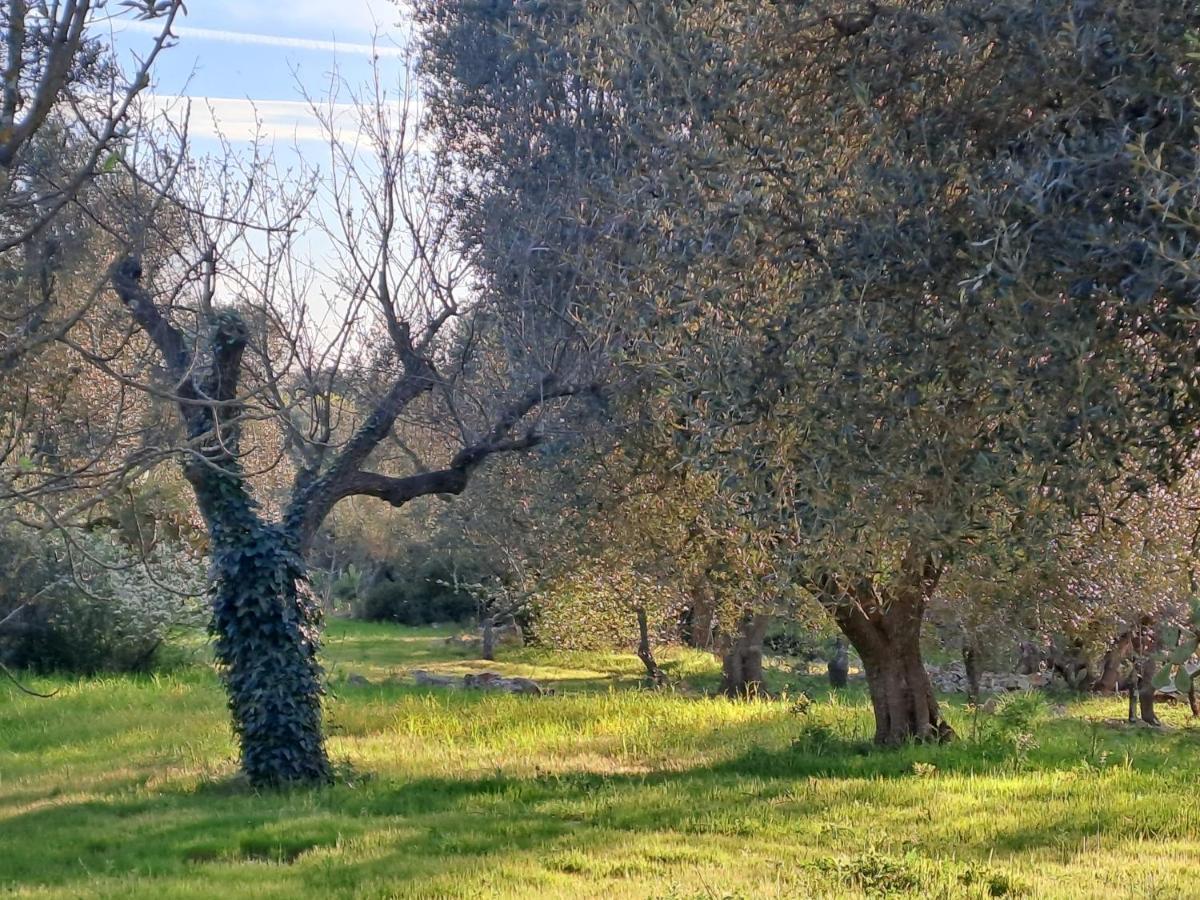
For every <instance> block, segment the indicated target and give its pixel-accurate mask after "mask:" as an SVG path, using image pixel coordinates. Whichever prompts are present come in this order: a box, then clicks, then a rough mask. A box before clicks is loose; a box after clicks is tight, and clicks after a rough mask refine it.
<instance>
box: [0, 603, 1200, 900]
mask: <svg viewBox="0 0 1200 900" xmlns="http://www.w3.org/2000/svg"><path fill="white" fill-rule="evenodd" d="M447 633H448V632H445V631H438V630H434V629H401V628H396V627H388V626H382V625H363V624H357V623H345V622H334V623H332V625H331V626H330V630H329V636H328V641H327V650H326V663H327V666H328V668H329V671H330V674H331V696H330V698H329V704H328V719H329V724H330V729H331V732H332V740H331V747H332V752H333V754H334V755H335V757H337V758H338V760H340V761H342V763H343V767H342V768H343V772H342V777H341V779H340V781H339V783H337V784H336V785H334V786H332V787H329V788H327V789H321V790H312V791H296V792H292V793H286V794H264V795H255V794H253V793H250V792H248V791H247V790H246V789H245V788H244V787H243V786H242V785H241V784H240V783H239V782H238V780H237V779H236V777H235V776H236V772H237V768H236V764H235V760H234V758H233V743H232V741H231V738H230V735H229V731H228V724H227V718H226V716H225V710H224V699H223V695H222V693H221V690H220V687H219V685H218V684H217V681H216V677H215V675H214V674H213V672H212V670H211V668H210V667H209V666H208V665H207V664H206V663H204V662H203V660H204V656H203V655H200V656H199V657H198V659H199V660H200V662H197V663H196V664H194V665H192V666H190V667H185V668H181V669H180V670H178V671H177V672H176V673H175V674H171V675H162V676H157V677H136V678H135V677H121V678H104V679H93V680H79V679H57V680H56V679H51V678H34V679H32V681H33V683H34V684H35V685H36V686H37V687H39V688H54V687H58V688H60V689H61V690H60V693H59V694H58V695H57V696H56V697H55V698H53V699H51V700H38V699H34V698H31V697H27V696H24V695H22V694H20V693H18V692H17V691H16V690H15V689H14V688H12V687H11V686H4V687H0V894H11V895H15V896H18V897H121V898H125V897H147V898H174V897H221V898H241V897H247V898H256V900H262V898H272V897H281V898H283V897H289V898H290V897H320V898H331V897H339V898H340V897H364V898H366V897H422V898H424V897H513V898H517V897H522V898H523V897H560V898H576V897H604V898H624V897H637V898H651V897H654V898H685V897H686V898H731V897H745V898H756V897H857V896H913V897H987V896H1045V897H1109V898H1111V897H1164V898H1166V897H1179V898H1184V897H1198V896H1200V800H1198V799H1197V798H1198V796H1200V795H1198V791H1197V785H1198V784H1200V727H1194V726H1192V724H1191V723H1190V722H1189V721H1188V720H1187V719H1186V718H1185V716H1184V710H1182V709H1167V710H1166V711H1165V714H1164V715H1165V718H1166V719H1167V720H1168V722H1169V723H1170V726H1171V727H1170V728H1169V729H1168V730H1166V731H1165V732H1162V733H1152V732H1150V731H1149V730H1146V729H1132V730H1127V729H1125V728H1123V727H1114V726H1113V725H1112V724H1110V723H1106V722H1105V721H1104V720H1105V719H1106V718H1107V719H1111V718H1114V717H1118V716H1121V715H1122V714H1123V705H1122V703H1121V702H1119V701H1117V700H1104V701H1100V700H1087V701H1075V702H1071V703H1070V704H1069V705H1068V706H1067V707H1066V708H1065V709H1063V708H1059V709H1056V710H1052V711H1051V713H1050V714H1049V715H1048V716H1047V717H1045V718H1044V719H1042V720H1040V721H1039V722H1038V723H1037V724H1036V725H1034V726H1033V727H1032V728H1031V730H1030V731H1029V732H1028V734H1027V735H1026V736H1020V735H1017V736H1014V735H1012V734H1001V733H1000V732H999V731H998V730H997V729H996V727H994V723H991V722H989V721H988V720H986V719H985V720H980V721H976V720H975V719H974V718H973V717H972V716H971V715H969V714H968V712H966V711H964V710H962V709H961V708H955V709H952V710H951V716H952V719H953V721H954V722H955V724H956V726H957V727H958V730H959V732H960V734H962V735H963V736H964V740H962V741H961V742H960V743H959V744H957V745H955V746H953V747H948V748H911V749H907V750H904V751H900V752H886V753H885V752H876V751H873V750H871V749H870V748H869V747H867V746H866V745H865V743H864V742H865V739H866V737H867V736H868V735H869V734H870V715H869V710H868V708H867V706H866V702H865V697H864V694H863V692H862V691H861V690H849V691H846V692H842V693H841V694H840V695H837V696H830V695H829V693H828V692H827V691H826V690H825V689H824V688H822V687H821V686H820V682H819V681H818V680H816V679H812V680H811V682H807V681H805V680H804V679H801V680H800V682H799V683H797V684H794V685H792V686H791V694H792V695H791V696H785V697H781V698H780V699H778V700H772V701H769V702H757V703H749V704H746V703H741V704H739V703H731V702H728V701H725V700H721V699H705V698H702V697H698V696H695V694H698V693H699V690H698V689H702V688H704V687H706V686H711V685H712V684H714V683H715V679H716V675H717V672H716V666H715V663H714V661H713V660H711V659H710V658H708V657H705V656H703V655H701V654H696V653H689V652H682V651H680V652H676V653H666V654H664V661H665V663H666V665H665V668H667V669H668V671H670V672H671V674H672V676H673V677H674V678H676V679H683V680H684V681H685V682H686V683H687V684H688V685H690V686H691V688H692V690H688V691H686V692H680V693H650V692H646V691H643V690H641V689H640V688H639V686H638V685H639V671H640V663H639V662H638V660H637V659H636V658H635V657H634V656H632V655H622V654H591V653H553V652H547V651H543V650H533V649H526V650H519V651H502V658H503V661H502V662H500V663H488V664H483V663H479V662H476V661H472V660H467V659H463V658H462V657H461V655H457V654H456V652H455V651H453V650H451V649H449V648H447V647H445V646H444V644H443V643H442V638H444V637H445V636H446V634H447ZM413 668H425V669H431V670H436V671H451V672H459V673H461V672H466V671H471V670H478V669H481V668H489V669H492V670H495V671H502V672H506V673H509V674H521V675H528V676H531V677H534V678H537V679H539V680H541V681H543V682H547V683H550V684H552V685H553V686H554V687H555V689H556V693H555V695H554V696H547V697H511V696H501V695H494V694H479V693H473V692H471V693H468V692H452V691H447V690H445V689H424V690H418V689H416V688H415V687H412V686H410V685H406V684H404V683H403V681H404V676H405V675H406V673H407V672H408V671H409V670H411V669H413ZM352 674H356V675H362V676H365V677H366V678H368V679H370V680H371V681H372V682H373V683H372V684H371V685H370V686H351V685H348V684H347V683H346V679H347V678H348V677H349V676H350V675H352ZM389 679H394V680H396V681H398V682H401V683H384V682H386V681H388V680H389ZM797 688H804V689H805V690H807V691H808V693H809V694H810V695H811V696H812V698H813V699H814V700H815V701H816V702H814V703H813V704H812V705H811V707H809V708H808V709H807V711H806V712H800V711H799V710H798V709H797V708H796V706H795V702H794V700H795V696H794V695H795V691H796V689H797ZM1052 702H1053V701H1052Z"/></svg>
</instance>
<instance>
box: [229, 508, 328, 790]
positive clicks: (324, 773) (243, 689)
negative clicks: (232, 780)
mask: <svg viewBox="0 0 1200 900" xmlns="http://www.w3.org/2000/svg"><path fill="white" fill-rule="evenodd" d="M247 512H248V511H247ZM248 518H250V519H254V520H257V517H256V516H254V515H253V514H252V513H248ZM223 530H224V529H217V531H218V533H220V532H222V531H223ZM213 566H214V569H215V576H216V577H215V583H214V588H213V597H212V609H213V614H212V625H211V629H212V632H213V634H214V636H215V638H216V655H217V660H218V663H219V664H220V669H221V676H222V679H223V680H224V682H225V688H226V691H227V693H228V695H229V710H230V712H231V713H232V716H233V727H234V731H235V733H236V734H237V736H238V743H239V745H240V748H241V754H242V769H243V771H244V772H245V773H246V776H247V777H248V778H249V780H250V783H251V784H253V785H254V786H256V787H273V786H282V785H287V784H296V783H312V782H322V781H328V780H329V778H330V765H329V757H328V755H327V754H326V750H325V741H324V736H323V732H322V727H321V697H322V694H323V693H324V690H323V686H322V671H321V665H320V663H319V662H318V661H317V650H318V647H319V644H320V637H319V628H320V619H321V612H320V607H319V605H318V603H317V602H316V598H315V597H313V596H312V595H311V593H310V592H309V590H308V584H307V581H306V578H305V570H304V562H303V560H302V559H301V558H300V555H299V554H298V553H297V552H296V551H295V549H294V548H293V546H292V542H291V541H290V540H289V539H288V537H287V535H286V534H285V533H284V532H283V530H282V529H281V528H280V527H279V526H277V525H271V524H266V523H262V522H258V521H254V522H253V524H252V525H251V527H250V528H248V529H244V530H243V529H238V530H237V531H236V532H234V533H232V534H224V535H222V539H221V540H220V541H219V542H218V543H216V545H215V546H214V551H213Z"/></svg>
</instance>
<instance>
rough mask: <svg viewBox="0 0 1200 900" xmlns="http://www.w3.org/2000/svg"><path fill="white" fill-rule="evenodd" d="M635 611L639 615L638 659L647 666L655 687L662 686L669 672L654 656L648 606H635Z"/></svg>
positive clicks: (649, 677)
mask: <svg viewBox="0 0 1200 900" xmlns="http://www.w3.org/2000/svg"><path fill="white" fill-rule="evenodd" d="M634 613H635V614H636V615H637V624H638V648H637V655H638V659H640V660H641V661H642V665H643V666H645V667H646V677H647V678H648V679H649V680H650V683H651V684H653V685H654V686H655V687H662V686H663V685H665V684H666V683H667V674H666V672H664V671H663V670H662V669H661V668H659V665H658V661H657V660H656V659H655V658H654V648H653V647H652V646H651V644H650V623H649V620H648V619H647V618H646V607H644V606H637V607H635V608H634Z"/></svg>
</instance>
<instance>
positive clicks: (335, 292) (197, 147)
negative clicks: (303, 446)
mask: <svg viewBox="0 0 1200 900" xmlns="http://www.w3.org/2000/svg"><path fill="white" fill-rule="evenodd" d="M187 7H188V14H187V15H186V16H180V17H179V18H177V19H176V23H175V27H174V29H173V31H174V32H175V33H176V34H177V35H178V37H179V41H178V44H177V45H176V46H174V47H172V48H170V49H168V50H167V51H165V52H164V53H163V54H162V55H161V56H160V57H159V58H158V61H157V62H156V64H155V68H154V71H153V73H152V88H151V91H150V92H149V94H148V95H146V94H144V95H143V98H145V99H148V100H149V101H150V102H151V104H152V108H153V109H154V110H156V111H157V112H159V113H160V114H166V115H168V116H170V117H172V118H173V119H175V120H178V119H180V118H181V117H182V114H183V107H184V104H185V103H188V104H190V118H189V137H190V141H191V152H192V153H193V154H194V155H205V154H208V153H218V154H219V153H220V151H221V143H220V142H219V141H218V140H217V138H216V134H217V130H218V129H219V131H220V133H221V134H222V135H224V137H225V138H226V139H227V140H228V141H229V144H230V145H231V147H232V148H233V149H234V150H235V152H236V151H237V150H238V149H239V148H247V149H248V148H249V146H250V143H251V141H252V140H253V139H254V137H255V134H256V132H257V133H259V134H260V135H261V137H263V138H265V139H266V140H268V141H270V142H271V143H272V144H273V150H274V157H275V159H276V161H277V162H278V163H279V165H280V166H281V167H282V168H284V169H290V168H293V164H294V163H295V162H297V161H301V162H302V163H303V164H304V165H305V167H307V168H309V169H316V170H318V171H319V170H323V169H324V168H325V166H326V164H327V161H328V159H329V151H328V148H327V147H326V146H325V140H324V133H323V131H322V129H321V128H320V127H319V126H318V124H317V122H316V121H315V119H314V118H313V116H312V114H311V112H310V110H309V108H308V103H307V102H306V101H305V100H304V99H303V95H302V90H303V91H306V92H307V93H308V94H309V96H311V97H312V98H314V100H318V101H320V100H322V99H324V98H327V97H328V94H329V88H330V75H331V73H332V72H333V71H334V70H335V69H336V70H337V72H338V73H339V75H340V77H341V79H342V81H343V82H344V83H345V84H346V85H348V86H349V87H350V88H360V87H362V86H363V85H365V84H366V83H368V82H369V80H370V78H371V66H372V64H373V63H372V42H373V40H374V42H375V48H376V52H378V54H379V57H380V66H381V68H382V69H383V74H384V76H385V82H390V83H391V84H392V85H395V86H396V87H397V88H398V87H399V86H400V85H402V84H403V73H404V59H403V55H404V54H403V52H402V50H401V49H400V44H401V43H402V42H403V40H404V39H405V37H406V36H407V31H406V29H405V28H404V27H403V26H402V25H401V24H400V22H401V18H402V14H401V8H400V7H399V6H398V5H397V4H396V2H394V0H289V2H286V3H264V2H259V3H255V2H246V0H188V3H187ZM112 8H113V9H117V8H119V7H116V6H113V7H112ZM106 27H111V29H112V31H113V42H114V46H115V48H116V49H117V52H118V53H119V54H120V55H121V57H122V58H123V59H124V60H125V62H126V64H127V69H128V70H130V71H132V69H133V68H134V65H133V62H134V61H133V59H132V54H134V53H137V52H141V53H143V54H144V53H145V52H146V50H147V49H148V48H149V47H150V46H151V45H152V43H153V40H154V38H155V37H156V36H157V34H158V33H159V30H160V27H161V25H160V23H159V22H158V21H150V22H136V21H133V20H132V18H131V17H130V16H129V15H128V13H125V14H123V15H120V16H118V17H116V18H115V19H112V20H110V21H109V22H107V23H104V24H101V23H97V32H96V33H97V35H100V34H102V33H103V32H102V30H101V29H104V28H106ZM393 96H394V94H393ZM341 99H342V100H344V101H348V100H349V98H348V97H342V98H341ZM349 109H350V108H349V107H347V108H346V109H345V110H342V109H339V110H338V111H337V120H336V121H337V123H338V127H339V132H340V134H341V136H342V137H343V138H346V137H348V136H349V137H350V138H351V139H352V138H353V135H354V132H356V130H357V120H356V119H355V117H354V116H353V115H352V114H351V113H350V112H349ZM324 206H325V203H324V201H323V200H322V198H321V195H320V194H318V197H317V201H316V207H315V208H314V209H313V210H311V212H312V213H314V214H315V215H316V216H318V217H319V216H320V215H321V214H322V213H327V212H328V210H326V209H324ZM297 241H298V243H297V244H296V245H295V248H294V249H295V251H296V254H299V256H296V254H294V255H293V256H294V259H295V261H296V262H297V264H299V265H300V266H302V267H308V268H309V270H310V271H311V273H312V277H313V278H314V281H313V283H312V285H311V291H310V294H309V297H308V300H309V303H310V309H309V314H310V316H315V321H314V324H315V327H316V328H318V329H320V328H322V327H323V326H322V323H323V322H325V321H326V320H328V321H336V320H337V318H338V317H339V316H340V315H341V314H342V310H343V309H344V308H345V301H344V298H342V296H341V295H342V293H343V292H342V290H341V289H340V288H339V287H338V286H337V284H336V283H335V273H336V272H337V271H338V269H339V266H338V264H337V260H338V257H339V251H338V247H337V246H335V245H334V244H333V243H331V241H330V239H329V238H328V236H327V235H326V234H325V233H324V232H323V231H322V230H321V229H320V228H312V227H309V228H303V229H302V230H301V233H300V234H299V235H298V238H297ZM227 290H228V291H230V292H232V291H233V290H234V289H233V288H232V286H228V285H227ZM331 315H332V318H329V317H330V316H331Z"/></svg>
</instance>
